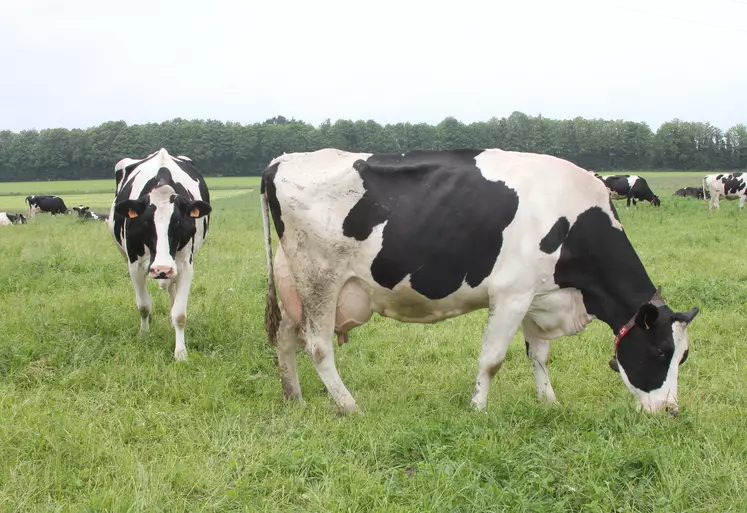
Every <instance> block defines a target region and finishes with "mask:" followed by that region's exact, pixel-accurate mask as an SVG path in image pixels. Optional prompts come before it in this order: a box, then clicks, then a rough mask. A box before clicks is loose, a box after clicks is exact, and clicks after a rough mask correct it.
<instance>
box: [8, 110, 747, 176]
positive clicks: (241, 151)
mask: <svg viewBox="0 0 747 513" xmlns="http://www.w3.org/2000/svg"><path fill="white" fill-rule="evenodd" d="M161 147H164V148H166V149H167V150H168V151H169V153H172V154H174V155H186V156H188V157H190V158H192V160H194V161H195V164H196V165H197V166H198V168H199V169H200V170H201V171H202V173H203V174H205V175H206V176H238V175H259V174H260V173H261V172H262V169H264V167H265V166H266V165H267V164H268V162H269V161H270V160H271V159H272V158H274V157H276V156H278V155H281V154H282V153H290V152H294V151H313V150H317V149H320V148H325V147H335V148H340V149H344V150H350V151H363V152H405V151H407V150H411V149H447V148H466V147H473V148H502V149H504V150H519V151H531V152H537V153H546V154H550V155H555V156H558V157H561V158H564V159H567V160H570V161H571V162H574V163H576V164H578V165H579V166H581V167H584V168H586V169H590V170H594V171H598V172H606V171H614V170H639V169H672V170H708V169H720V170H727V169H741V168H745V167H747V127H745V125H744V124H738V125H735V126H733V127H731V128H729V129H728V130H727V131H726V132H724V131H722V130H720V129H719V128H716V127H715V126H712V125H711V124H709V123H700V122H687V121H682V120H679V119H674V120H672V121H669V122H667V123H664V124H662V125H661V126H660V127H659V129H658V130H657V131H656V132H653V131H652V130H651V128H650V127H649V126H648V124H646V123H642V122H634V121H623V120H603V119H585V118H580V117H577V118H574V119H562V120H560V119H549V118H545V117H542V116H537V117H533V116H528V115H526V114H524V113H522V112H514V113H512V114H511V115H510V116H508V117H504V118H500V119H498V118H491V119H489V120H488V121H480V122H475V123H469V124H465V123H462V122H460V121H459V120H457V119H455V118H453V117H447V118H445V119H444V120H443V121H441V122H440V123H438V124H437V125H430V124H427V123H417V124H411V123H396V124H386V125H380V124H379V123H377V122H375V121H371V120H369V121H351V120H344V119H341V120H338V121H335V122H334V123H332V122H330V121H329V120H327V121H325V122H323V123H322V124H321V125H320V126H314V125H311V124H309V123H305V122H303V121H299V120H295V119H286V118H285V117H283V116H277V117H274V118H271V119H268V120H266V121H264V122H262V123H253V124H248V125H242V124H240V123H234V122H225V123H224V122H222V121H216V120H200V119H197V120H185V119H181V118H176V119H173V120H169V121H165V122H163V123H147V124H141V125H127V123H125V122H124V121H109V122H106V123H103V124H101V125H99V126H96V127H91V128H88V129H86V130H82V129H73V130H68V129H65V128H50V129H45V130H24V131H21V132H20V133H15V132H11V131H8V130H5V131H0V181H3V182H5V181H27V180H28V181H31V180H72V179H92V178H112V177H113V176H114V171H113V169H114V164H115V163H116V162H117V161H119V160H120V159H121V158H123V157H132V158H138V157H144V156H146V155H148V154H149V153H152V152H153V151H155V150H157V149H159V148H161Z"/></svg>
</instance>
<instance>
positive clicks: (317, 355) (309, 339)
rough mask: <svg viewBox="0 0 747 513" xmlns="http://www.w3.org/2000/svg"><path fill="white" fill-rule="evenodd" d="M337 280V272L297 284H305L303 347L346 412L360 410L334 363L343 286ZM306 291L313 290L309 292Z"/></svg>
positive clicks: (300, 287) (302, 295)
mask: <svg viewBox="0 0 747 513" xmlns="http://www.w3.org/2000/svg"><path fill="white" fill-rule="evenodd" d="M336 281H337V280H336V279H335V277H334V276H329V277H327V279H326V280H325V281H324V282H323V284H318V285H316V284H311V283H305V284H303V285H302V284H300V283H299V284H298V285H302V286H299V287H298V290H299V292H301V297H302V299H301V302H302V308H303V312H304V321H303V323H302V326H301V331H300V336H301V338H302V339H303V340H304V341H305V346H304V349H305V350H306V353H307V354H308V355H309V356H310V357H311V361H312V362H313V363H314V368H315V369H316V372H317V374H318V375H319V378H320V379H321V380H322V382H323V383H324V386H325V387H326V388H327V391H328V392H329V394H330V395H331V396H332V399H334V401H335V403H336V404H337V407H338V408H339V410H340V411H341V412H343V413H360V410H359V408H358V405H356V403H355V399H353V396H352V395H351V394H350V392H349V391H348V389H347V387H346V386H345V384H344V383H343V382H342V379H341V378H340V374H339V373H338V372H337V367H336V366H335V354H334V345H333V339H334V334H335V313H336V310H337V309H336V307H337V295H338V293H339V290H340V286H335V285H334V283H335V282H336ZM303 291H314V292H313V293H308V294H306V293H304V292H303Z"/></svg>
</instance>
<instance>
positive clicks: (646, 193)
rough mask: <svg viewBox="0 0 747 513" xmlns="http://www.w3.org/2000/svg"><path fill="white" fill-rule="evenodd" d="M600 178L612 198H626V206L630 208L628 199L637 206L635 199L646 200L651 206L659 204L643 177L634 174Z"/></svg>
mask: <svg viewBox="0 0 747 513" xmlns="http://www.w3.org/2000/svg"><path fill="white" fill-rule="evenodd" d="M602 180H603V181H604V183H605V185H606V186H607V188H608V189H609V191H610V196H611V197H612V199H623V198H627V200H628V203H627V206H626V208H630V201H631V200H633V206H634V207H636V208H637V207H638V205H637V203H636V200H641V201H648V202H650V203H651V204H652V205H653V206H655V207H658V206H659V205H661V200H660V199H659V197H658V196H657V195H656V194H654V193H653V192H652V191H651V188H650V187H649V186H648V183H646V180H645V179H644V178H641V177H640V176H636V175H612V176H603V177H602Z"/></svg>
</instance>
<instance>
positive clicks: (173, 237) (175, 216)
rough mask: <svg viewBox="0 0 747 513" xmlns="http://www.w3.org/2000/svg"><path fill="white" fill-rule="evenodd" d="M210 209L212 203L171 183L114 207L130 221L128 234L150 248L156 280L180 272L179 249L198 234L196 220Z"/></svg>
mask: <svg viewBox="0 0 747 513" xmlns="http://www.w3.org/2000/svg"><path fill="white" fill-rule="evenodd" d="M210 211H211V207H210V205H209V204H207V203H205V202H204V201H199V200H197V201H191V200H189V199H188V198H186V197H185V196H181V195H178V194H176V192H175V191H174V189H173V188H172V187H171V186H170V185H159V186H157V187H155V188H154V189H153V190H152V191H151V192H150V193H149V194H147V195H145V196H142V197H140V198H138V199H134V200H133V199H128V200H124V201H120V202H119V203H117V204H116V205H115V206H114V213H115V215H118V216H122V217H124V218H126V220H127V237H128V238H129V237H134V238H136V239H138V240H140V241H141V242H142V243H143V244H144V245H145V247H147V248H148V250H149V252H150V264H149V267H148V271H149V274H150V277H151V278H155V279H169V278H174V277H175V276H176V275H177V268H176V260H175V257H176V252H177V251H179V250H181V249H182V248H184V246H186V245H187V244H188V243H189V241H190V239H191V238H192V237H193V236H194V234H195V232H196V230H197V228H196V226H195V221H196V220H197V219H198V218H200V217H203V216H206V215H208V214H209V213H210Z"/></svg>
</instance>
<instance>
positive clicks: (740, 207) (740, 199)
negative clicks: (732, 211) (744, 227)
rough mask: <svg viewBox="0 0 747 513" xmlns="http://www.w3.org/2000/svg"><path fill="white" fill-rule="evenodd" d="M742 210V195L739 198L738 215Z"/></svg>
mask: <svg viewBox="0 0 747 513" xmlns="http://www.w3.org/2000/svg"><path fill="white" fill-rule="evenodd" d="M743 208H744V195H742V196H740V197H739V213H740V214H741V213H742V209H743Z"/></svg>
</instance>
